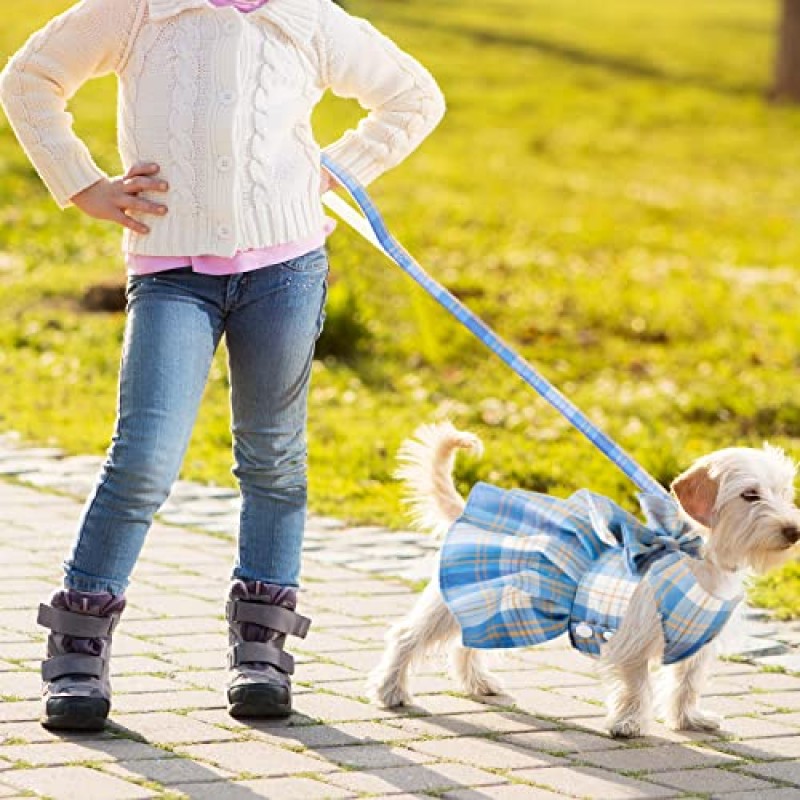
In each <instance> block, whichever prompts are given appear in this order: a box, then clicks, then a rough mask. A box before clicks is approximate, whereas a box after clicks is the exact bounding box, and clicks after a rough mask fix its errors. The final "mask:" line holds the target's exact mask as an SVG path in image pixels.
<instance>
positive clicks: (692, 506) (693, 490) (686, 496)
mask: <svg viewBox="0 0 800 800" xmlns="http://www.w3.org/2000/svg"><path fill="white" fill-rule="evenodd" d="M670 488H671V489H672V491H673V493H674V494H675V497H677V498H678V502H679V503H680V504H681V508H683V510H684V511H685V512H686V513H687V514H688V515H689V516H690V517H691V518H692V519H693V520H695V521H696V522H699V523H700V524H701V525H705V526H706V527H707V528H710V527H711V514H712V512H713V511H714V504H715V503H716V502H717V491H718V490H719V483H718V482H717V481H716V480H714V478H712V477H711V474H710V466H709V465H708V464H696V465H694V466H692V467H689V469H687V470H686V472H684V473H683V474H682V475H679V476H678V477H677V478H675V480H674V481H673V482H672V485H671V487H670Z"/></svg>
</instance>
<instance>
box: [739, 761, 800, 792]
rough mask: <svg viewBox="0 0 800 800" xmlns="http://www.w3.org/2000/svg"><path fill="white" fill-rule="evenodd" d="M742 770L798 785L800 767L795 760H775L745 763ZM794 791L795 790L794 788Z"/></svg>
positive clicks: (799, 782)
mask: <svg viewBox="0 0 800 800" xmlns="http://www.w3.org/2000/svg"><path fill="white" fill-rule="evenodd" d="M741 770H742V772H747V773H749V774H750V775H757V776H758V777H761V778H767V779H770V780H775V781H783V782H784V783H790V784H792V786H800V767H799V766H798V764H797V761H776V762H773V763H771V764H746V765H744V766H742V768H741ZM795 792H796V790H795Z"/></svg>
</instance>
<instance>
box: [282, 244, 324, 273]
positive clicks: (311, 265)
mask: <svg viewBox="0 0 800 800" xmlns="http://www.w3.org/2000/svg"><path fill="white" fill-rule="evenodd" d="M281 266H283V267H284V268H285V269H288V270H291V271H292V272H326V271H327V269H328V254H327V252H326V250H325V248H324V247H320V248H319V249H318V250H312V251H311V252H310V253H306V254H305V255H302V256H298V257H297V258H290V259H289V260H288V261H284V262H283V264H282V265H281Z"/></svg>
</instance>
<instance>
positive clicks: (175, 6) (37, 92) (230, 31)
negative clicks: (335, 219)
mask: <svg viewBox="0 0 800 800" xmlns="http://www.w3.org/2000/svg"><path fill="white" fill-rule="evenodd" d="M110 72H114V73H116V74H117V75H118V77H119V114H118V138H119V149H120V153H121V156H122V161H123V164H124V167H125V169H128V168H129V167H130V166H131V165H132V164H134V163H135V162H136V161H153V162H155V163H157V164H159V165H160V166H161V174H162V175H163V176H164V177H165V178H166V179H167V180H168V181H169V183H170V191H169V192H168V194H167V196H166V202H167V203H168V204H169V206H170V211H169V214H167V215H166V217H164V218H158V217H151V216H148V217H147V224H148V225H150V227H151V233H150V234H149V235H146V236H141V235H138V234H135V233H133V232H132V231H129V230H126V231H125V234H124V239H123V249H124V250H126V251H128V252H133V253H139V254H142V255H160V256H168V255H199V254H209V255H219V256H232V255H233V254H234V253H235V252H236V251H237V250H247V249H250V248H255V247H268V246H271V245H276V244H282V243H284V242H290V241H296V240H298V239H303V238H306V237H308V236H309V235H310V234H312V233H315V232H318V231H319V230H321V229H322V224H323V211H322V205H321V202H320V198H319V182H320V175H319V170H320V166H319V147H318V146H317V144H316V142H315V141H314V138H313V135H312V131H311V112H312V110H313V108H314V106H315V105H316V103H317V102H318V101H319V100H320V98H321V96H322V94H323V92H324V91H325V90H326V89H331V90H332V91H333V92H334V93H336V94H337V95H341V96H343V97H352V98H356V99H357V100H358V101H359V102H360V103H361V105H362V106H363V107H364V108H366V109H368V110H369V114H368V115H367V116H366V117H365V118H364V119H363V120H362V121H361V123H360V124H359V125H358V127H357V129H356V130H352V131H349V132H348V133H346V134H345V135H344V136H343V137H342V138H341V139H340V140H339V141H337V142H335V143H334V144H333V145H331V146H330V147H328V148H327V149H326V152H327V153H328V154H329V155H330V156H331V157H332V158H333V159H334V160H335V161H337V162H338V163H339V164H341V165H342V166H344V167H346V168H347V169H349V170H350V171H351V172H352V173H353V174H354V175H355V176H356V177H357V178H359V179H360V180H361V181H363V182H365V183H367V182H369V181H371V180H373V179H374V178H376V177H377V176H378V175H380V174H381V173H382V172H383V171H385V170H386V169H388V168H389V167H392V166H393V165H395V164H397V163H398V162H400V161H401V160H402V159H403V158H405V157H406V156H407V155H408V154H409V153H410V152H411V151H412V150H413V149H414V148H415V147H416V146H417V145H419V143H420V142H421V141H422V140H423V139H424V138H425V136H427V135H428V133H429V132H430V131H431V130H432V129H433V128H434V127H435V126H436V124H437V123H438V122H439V120H440V119H441V117H442V115H443V113H444V100H443V98H442V95H441V93H440V91H439V89H438V88H437V86H436V83H435V82H434V80H433V78H432V77H431V76H430V74H429V73H428V72H427V71H426V70H425V69H424V68H423V67H421V66H420V65H419V64H418V63H417V62H416V61H415V60H414V59H413V58H411V57H410V56H409V55H407V54H405V53H403V52H402V51H401V50H400V49H399V48H397V47H396V46H395V45H394V44H393V43H392V42H391V41H389V39H387V38H386V37H385V36H383V35H381V34H380V33H378V31H376V30H375V28H373V27H372V26H371V25H369V24H368V23H367V22H365V21H363V20H360V19H356V18H354V17H351V16H350V15H348V14H347V13H346V12H344V11H343V10H342V9H341V8H339V7H338V6H337V5H335V4H334V3H333V2H331V0H270V2H268V3H267V4H266V5H264V6H262V7H261V8H260V9H259V10H257V11H254V12H252V13H250V14H240V13H239V12H238V11H236V10H235V9H233V8H222V9H219V8H213V7H212V6H211V5H210V4H209V3H208V2H207V0H83V2H81V3H79V4H78V5H76V6H73V7H72V8H71V9H69V10H68V11H66V12H65V13H64V14H62V15H61V16H59V17H56V18H55V19H53V20H52V21H51V22H50V23H49V24H48V25H47V26H46V27H45V28H43V29H42V30H41V31H39V32H38V33H36V34H34V35H33V36H32V37H31V38H30V39H29V40H28V42H27V43H26V44H25V46H24V47H23V48H22V49H21V50H20V51H19V52H18V53H17V54H16V55H15V56H14V58H13V59H12V60H11V61H10V62H9V64H8V66H7V67H6V69H5V70H4V71H3V72H2V74H0V102H2V105H3V106H4V108H5V111H6V113H7V115H8V117H9V120H10V121H11V124H12V126H13V128H14V130H15V132H16V134H17V136H18V137H19V140H20V142H21V143H22V145H23V147H24V148H25V151H26V152H27V154H28V156H29V157H30V159H31V161H32V162H33V164H34V166H35V167H36V169H37V170H38V172H39V174H40V175H41V177H42V179H43V180H44V182H45V183H46V184H47V186H48V188H49V189H50V191H51V192H52V194H53V196H54V197H55V199H56V201H57V202H58V203H59V204H60V205H61V206H62V207H64V206H66V205H68V204H69V199H70V198H71V197H73V196H74V195H76V194H77V193H78V192H80V191H82V190H83V189H85V188H87V187H88V186H90V185H91V184H93V183H94V182H96V181H97V180H99V179H101V178H103V177H104V173H103V172H102V170H100V169H99V168H98V166H97V165H96V164H95V162H94V161H93V159H92V157H91V155H90V153H89V151H88V149H87V148H86V146H85V145H84V144H83V142H81V141H80V139H79V138H78V137H77V136H76V135H75V133H74V132H73V130H72V117H71V115H70V114H69V113H68V112H67V110H66V104H67V101H68V100H69V99H70V98H71V97H72V95H73V94H74V93H75V92H76V91H77V90H78V88H79V87H80V86H81V85H82V84H83V83H84V82H85V81H86V80H88V79H89V78H92V77H94V76H99V75H105V74H108V73H110ZM159 199H160V198H159Z"/></svg>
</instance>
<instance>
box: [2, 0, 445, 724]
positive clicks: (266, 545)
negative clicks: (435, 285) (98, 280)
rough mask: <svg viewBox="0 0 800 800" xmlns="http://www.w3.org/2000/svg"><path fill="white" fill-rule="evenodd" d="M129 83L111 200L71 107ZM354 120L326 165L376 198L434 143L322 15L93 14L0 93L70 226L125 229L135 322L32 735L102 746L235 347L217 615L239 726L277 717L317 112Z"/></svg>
mask: <svg viewBox="0 0 800 800" xmlns="http://www.w3.org/2000/svg"><path fill="white" fill-rule="evenodd" d="M110 72H114V73H116V74H117V76H118V78H119V124H118V129H119V130H118V135H119V148H120V153H121V156H122V161H123V164H124V167H125V169H126V172H125V175H124V176H122V177H119V178H108V177H107V176H106V175H105V174H104V173H103V172H102V171H101V170H100V169H99V168H98V167H97V165H96V164H95V163H94V161H93V160H92V157H91V155H90V154H89V151H88V150H87V148H86V146H85V145H84V144H83V143H82V142H81V141H80V140H79V139H78V138H77V137H76V135H75V134H74V133H73V130H72V125H71V123H72V118H71V116H70V115H69V113H68V112H67V111H66V102H67V100H69V98H70V97H71V96H72V95H73V94H74V93H75V92H76V91H77V89H78V88H79V87H80V86H81V84H83V83H84V82H85V81H86V80H88V79H89V78H91V77H94V76H98V75H103V74H107V73H110ZM326 89H331V90H332V91H333V92H335V93H336V94H338V95H341V96H344V97H352V98H356V99H357V100H358V101H359V102H360V103H361V105H362V106H363V107H364V108H366V109H367V110H368V112H369V113H368V114H367V116H366V117H365V118H364V119H363V120H362V121H361V123H360V124H359V126H358V127H357V129H355V130H352V131H349V132H348V133H346V134H345V135H344V136H343V137H342V138H341V139H339V140H338V141H337V142H335V143H334V144H333V145H331V146H330V147H328V148H327V149H326V153H327V154H329V155H330V156H331V158H332V159H333V160H334V161H335V162H338V163H339V164H340V165H342V166H344V167H345V168H347V169H348V170H350V171H351V172H352V173H353V174H354V175H355V176H356V177H357V178H358V179H360V180H361V181H362V182H364V183H367V182H369V181H372V180H373V179H375V178H376V177H377V176H378V175H380V174H381V173H382V172H384V171H385V170H386V169H388V168H389V167H391V166H393V165H395V164H397V163H398V162H400V161H401V160H402V159H403V158H405V157H406V156H407V155H408V154H409V153H410V152H411V151H412V150H413V149H414V148H415V147H416V146H417V145H419V143H420V142H421V141H422V140H423V139H424V138H425V137H426V136H427V135H428V133H429V132H430V131H431V130H432V129H433V128H434V127H435V126H436V124H437V123H438V122H439V120H440V119H441V117H442V115H443V113H444V101H443V99H442V96H441V93H440V92H439V90H438V88H437V86H436V84H435V82H434V80H433V78H432V77H431V76H430V75H429V74H428V72H427V71H426V70H425V69H423V68H422V67H421V66H420V65H419V64H418V63H417V62H416V61H414V60H413V59H412V58H411V57H409V56H408V55H406V54H405V53H403V52H402V51H400V50H399V49H398V48H397V47H396V46H395V45H394V44H393V43H392V42H390V41H389V40H388V39H386V38H385V37H384V36H382V35H381V34H380V33H378V32H377V31H376V30H375V29H374V28H373V27H372V26H370V25H369V24H368V23H366V22H364V21H363V20H359V19H355V18H353V17H351V16H349V15H348V14H347V13H345V12H344V11H343V10H342V9H341V8H339V7H338V6H337V5H335V4H334V3H333V2H331V0H83V2H81V3H79V4H78V5H76V6H74V7H72V8H71V9H69V10H68V11H67V12H65V13H64V14H62V15H61V16H59V17H57V18H55V19H54V20H52V21H51V22H50V23H49V24H48V25H47V26H46V27H45V28H44V29H43V30H41V31H39V32H38V33H37V34H35V35H34V36H32V37H31V38H30V40H29V41H28V42H27V43H26V44H25V46H24V47H23V48H22V50H20V52H19V53H17V54H16V56H14V58H13V59H12V60H11V61H10V63H9V64H8V66H7V68H6V69H5V71H4V72H3V73H2V75H0V101H2V104H3V106H4V107H5V110H6V113H7V114H8V117H9V119H10V121H11V124H12V126H13V128H14V130H15V132H16V134H17V136H18V137H19V140H20V142H21V143H22V146H23V147H24V148H25V151H26V152H27V154H28V156H29V157H30V159H31V161H32V162H33V164H34V166H35V167H36V169H37V171H38V172H39V174H40V175H41V177H42V179H43V180H44V182H45V183H46V185H47V186H48V188H49V189H50V191H51V192H52V194H53V196H54V198H55V199H56V201H57V202H58V203H59V204H60V205H61V206H62V207H65V206H68V205H69V204H70V203H72V204H74V205H75V206H77V207H78V208H79V209H81V210H82V211H84V212H85V213H87V214H89V215H90V216H93V217H97V218H100V219H105V220H111V221H113V222H116V223H118V224H120V225H122V226H123V227H124V229H125V230H124V236H123V249H124V250H125V252H126V261H127V265H128V272H129V278H128V287H127V291H128V317H127V324H126V331H125V340H124V345H123V352H122V362H121V368H120V383H119V404H118V409H117V421H116V425H115V430H114V435H113V439H112V443H111V446H110V448H109V451H108V457H107V459H106V462H105V464H104V466H103V469H102V471H101V474H100V476H99V479H98V482H97V485H96V487H95V489H94V491H93V492H92V494H91V496H90V497H89V499H88V500H87V503H86V506H85V508H84V511H83V514H82V518H81V521H80V524H79V529H78V533H77V538H76V541H75V544H74V547H73V549H72V552H71V554H70V556H69V558H68V560H67V561H66V564H65V583H64V588H63V589H62V590H59V591H56V592H55V593H54V594H53V596H52V598H51V600H50V602H49V603H48V604H43V605H42V606H41V608H40V613H39V622H40V624H42V625H43V626H45V627H47V628H48V629H49V630H50V635H49V638H48V644H47V659H46V660H45V661H44V663H43V665H42V676H43V681H44V716H43V723H44V724H45V725H47V726H48V727H51V728H71V729H74V728H80V729H98V728H101V727H102V726H103V725H104V723H105V719H106V717H107V716H108V712H109V709H110V702H111V691H110V685H109V680H108V673H109V657H110V647H111V634H112V631H113V629H114V627H115V625H116V623H117V621H118V619H119V616H120V614H121V613H122V611H123V609H124V607H125V598H124V592H125V588H126V586H127V584H128V579H129V576H130V573H131V571H132V570H133V567H134V565H135V563H136V559H137V557H138V555H139V551H140V549H141V546H142V544H143V542H144V538H145V535H146V533H147V531H148V529H149V527H150V525H151V522H152V519H153V515H154V514H155V513H156V511H157V510H158V509H159V507H160V506H161V504H162V503H163V502H164V500H165V499H166V498H167V496H168V494H169V492H170V489H171V486H172V483H173V482H174V480H175V479H176V477H177V474H178V471H179V468H180V465H181V462H182V460H183V456H184V452H185V450H186V447H187V444H188V441H189V437H190V433H191V430H192V426H193V423H194V419H195V416H196V413H197V408H198V403H199V401H200V397H201V395H202V392H203V388H204V384H205V381H206V377H207V375H208V371H209V367H210V364H211V360H212V357H213V355H214V351H215V349H216V347H217V345H218V344H219V342H220V339H221V337H222V336H223V335H224V336H225V338H226V344H227V349H228V353H229V370H230V379H231V405H232V420H233V421H232V428H233V438H234V461H235V466H234V470H233V471H234V474H235V475H236V477H237V479H238V481H239V486H240V490H241V495H242V510H241V520H240V529H239V552H238V561H237V564H236V566H235V569H234V571H233V581H232V584H231V588H230V597H229V601H228V604H227V607H226V611H227V618H228V622H229V630H230V643H231V650H230V653H229V665H230V670H231V676H230V683H229V687H228V702H229V709H230V711H231V713H232V714H234V715H237V716H285V715H287V714H288V713H289V712H290V711H291V683H290V678H289V676H290V674H291V673H292V671H293V668H294V665H293V661H292V658H291V656H290V655H288V654H287V653H285V652H284V650H283V645H284V640H285V638H286V636H287V635H299V636H304V635H305V632H306V630H307V629H308V624H309V620H308V619H306V618H305V617H301V616H300V615H298V614H297V613H296V612H295V605H296V589H297V586H298V582H299V573H300V551H301V545H302V539H303V527H304V523H305V512H306V444H305V431H306V396H307V391H308V385H309V377H310V374H311V361H312V355H313V350H314V343H315V341H316V338H317V336H318V335H319V333H320V330H321V327H322V321H323V316H324V302H325V286H326V278H327V271H328V266H327V259H326V254H325V250H324V239H325V233H326V230H325V218H324V216H323V211H322V204H321V201H320V190H322V191H324V190H326V189H327V188H329V186H330V184H331V181H330V178H328V177H327V175H323V174H321V169H320V151H319V148H318V146H317V144H316V143H315V141H314V139H313V136H312V132H311V123H310V117H311V112H312V110H313V108H314V106H315V105H316V103H317V102H318V101H319V100H320V98H321V96H322V94H323V92H324V91H325V90H326Z"/></svg>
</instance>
